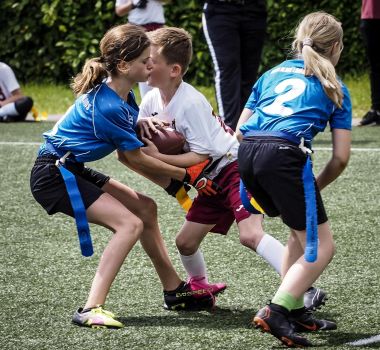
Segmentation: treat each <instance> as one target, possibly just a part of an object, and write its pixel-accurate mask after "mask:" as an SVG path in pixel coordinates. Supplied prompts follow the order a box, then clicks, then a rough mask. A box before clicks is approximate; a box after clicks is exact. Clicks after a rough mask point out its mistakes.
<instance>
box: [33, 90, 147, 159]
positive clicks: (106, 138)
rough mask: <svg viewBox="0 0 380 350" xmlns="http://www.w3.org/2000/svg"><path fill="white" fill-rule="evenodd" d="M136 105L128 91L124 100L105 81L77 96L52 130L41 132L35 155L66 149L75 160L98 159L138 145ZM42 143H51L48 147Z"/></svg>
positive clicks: (58, 153) (139, 145) (59, 154)
mask: <svg viewBox="0 0 380 350" xmlns="http://www.w3.org/2000/svg"><path fill="white" fill-rule="evenodd" d="M137 116H138V106H137V104H136V102H135V98H134V95H133V93H132V91H131V92H130V93H129V96H128V102H127V101H124V100H123V99H122V98H121V97H120V96H119V95H118V94H117V93H116V92H115V91H114V90H112V89H111V88H110V87H108V85H107V84H106V83H102V84H100V85H98V86H97V87H96V88H94V89H92V90H91V91H89V92H88V93H86V94H84V95H82V96H80V97H79V98H78V99H77V100H76V101H75V103H74V105H72V106H71V107H70V108H69V109H68V111H67V112H66V114H65V115H64V116H63V117H62V118H61V119H60V120H59V121H58V122H57V123H56V124H55V126H54V127H53V129H52V130H50V131H48V132H45V133H44V134H43V137H44V139H45V143H44V144H43V145H42V146H41V147H40V150H39V153H38V155H39V156H43V155H47V154H53V155H56V156H59V157H61V156H62V155H63V154H65V153H66V152H68V151H70V152H71V153H72V154H73V155H74V156H75V159H76V160H77V161H78V162H90V161H95V160H98V159H101V158H103V157H105V156H107V155H108V154H110V153H111V152H113V151H114V150H116V149H118V150H120V151H128V150H134V149H137V148H140V147H142V146H143V143H142V142H141V141H139V140H138V138H137V135H136V132H135V128H136V121H137ZM46 143H50V144H51V145H53V147H54V149H56V150H57V151H58V152H54V151H52V149H51V147H47V146H46Z"/></svg>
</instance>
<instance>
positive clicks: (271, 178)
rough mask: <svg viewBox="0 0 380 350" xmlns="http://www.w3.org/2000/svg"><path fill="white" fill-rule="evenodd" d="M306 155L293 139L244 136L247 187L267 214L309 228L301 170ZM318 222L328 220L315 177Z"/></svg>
mask: <svg viewBox="0 0 380 350" xmlns="http://www.w3.org/2000/svg"><path fill="white" fill-rule="evenodd" d="M306 159H307V156H306V155H305V154H304V153H303V152H302V151H301V150H300V149H299V147H298V145H295V144H294V143H292V142H290V141H287V140H284V139H280V138H276V137H270V136H255V137H254V138H253V137H247V138H244V140H243V142H242V143H241V145H240V147H239V152H238V163H239V173H240V177H241V179H242V180H243V182H244V184H245V186H246V188H247V190H248V191H249V192H250V193H251V194H252V196H253V197H254V198H255V200H256V201H257V203H259V204H260V206H261V207H262V208H263V209H264V211H265V213H266V214H267V215H268V216H272V217H273V216H278V215H281V218H282V220H283V222H284V223H285V224H286V225H287V226H289V227H290V228H292V229H295V230H299V231H301V230H305V229H306V204H305V192H304V187H303V180H302V171H303V167H304V165H305V162H306ZM314 186H315V194H316V199H317V211H318V224H322V223H324V222H326V221H327V215H326V211H325V208H324V206H323V202H322V198H321V194H320V192H319V189H318V187H317V185H316V182H315V179H314Z"/></svg>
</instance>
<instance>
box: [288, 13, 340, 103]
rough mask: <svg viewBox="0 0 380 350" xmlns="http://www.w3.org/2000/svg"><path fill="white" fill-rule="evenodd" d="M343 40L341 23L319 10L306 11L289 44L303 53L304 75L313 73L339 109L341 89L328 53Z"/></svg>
mask: <svg viewBox="0 0 380 350" xmlns="http://www.w3.org/2000/svg"><path fill="white" fill-rule="evenodd" d="M342 40H343V29H342V25H341V23H340V22H339V21H338V20H337V19H336V18H335V17H334V16H332V15H330V14H328V13H326V12H323V11H318V12H313V13H310V14H308V15H307V16H305V17H304V18H303V19H302V21H301V22H300V23H299V24H298V27H297V28H296V33H295V39H294V41H293V44H292V49H293V51H295V53H297V54H302V58H303V59H304V62H305V75H315V76H316V77H317V78H318V80H319V81H320V82H321V84H322V87H323V90H324V91H325V93H326V94H327V96H328V97H329V98H330V99H331V100H332V101H333V102H334V104H335V105H336V106H338V107H340V108H341V107H342V102H343V92H342V87H341V84H340V83H339V81H338V79H337V76H336V73H335V67H334V66H333V64H332V63H331V61H330V58H331V56H330V55H331V50H332V48H333V46H334V45H335V44H336V43H340V44H341V45H342ZM342 47H343V46H342Z"/></svg>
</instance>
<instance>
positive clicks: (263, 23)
mask: <svg viewBox="0 0 380 350" xmlns="http://www.w3.org/2000/svg"><path fill="white" fill-rule="evenodd" d="M202 24H203V31H204V35H205V37H206V41H207V45H208V47H209V50H210V54H211V57H212V60H213V63H214V71H215V92H216V100H217V103H218V112H219V115H220V116H221V117H222V118H223V119H224V122H225V123H226V124H227V125H228V126H230V127H231V128H232V129H233V130H235V128H236V124H237V122H238V120H239V117H240V113H241V112H242V110H243V108H244V105H245V103H246V102H247V100H248V97H249V95H250V94H251V89H252V86H253V85H254V83H255V82H256V79H257V73H258V69H259V65H260V60H261V53H262V49H263V46H264V40H265V33H266V27H267V10H266V1H265V0H206V2H205V4H204V7H203V16H202Z"/></svg>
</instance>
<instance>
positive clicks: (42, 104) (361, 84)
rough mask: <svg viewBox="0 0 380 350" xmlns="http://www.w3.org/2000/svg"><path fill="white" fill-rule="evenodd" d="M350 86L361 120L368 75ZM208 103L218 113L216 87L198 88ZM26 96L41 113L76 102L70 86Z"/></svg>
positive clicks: (39, 88)
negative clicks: (30, 98)
mask: <svg viewBox="0 0 380 350" xmlns="http://www.w3.org/2000/svg"><path fill="white" fill-rule="evenodd" d="M344 82H345V83H346V85H347V86H348V88H349V90H350V93H351V99H352V106H353V117H354V118H361V117H362V116H363V115H364V114H365V113H366V112H367V111H368V109H369V107H370V87H369V80H368V75H367V74H363V75H360V76H353V77H351V76H348V77H346V78H345V79H344ZM197 88H198V89H199V91H200V92H202V93H203V94H204V95H205V96H206V98H207V99H208V101H209V102H210V103H211V105H212V106H213V108H214V110H215V111H217V110H218V109H217V104H216V100H215V93H214V87H206V86H197ZM22 89H23V91H24V93H25V95H29V96H32V97H33V99H34V102H35V106H36V108H37V110H38V111H39V112H40V113H41V112H44V111H46V112H47V113H48V114H63V113H64V112H65V111H66V109H67V108H68V107H69V106H70V105H71V104H72V103H73V102H74V95H73V93H72V91H71V90H70V88H69V85H68V84H67V85H52V84H34V83H31V84H27V85H24V86H22ZM134 91H135V94H136V98H137V101H138V103H140V94H139V92H138V88H137V87H135V88H134Z"/></svg>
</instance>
